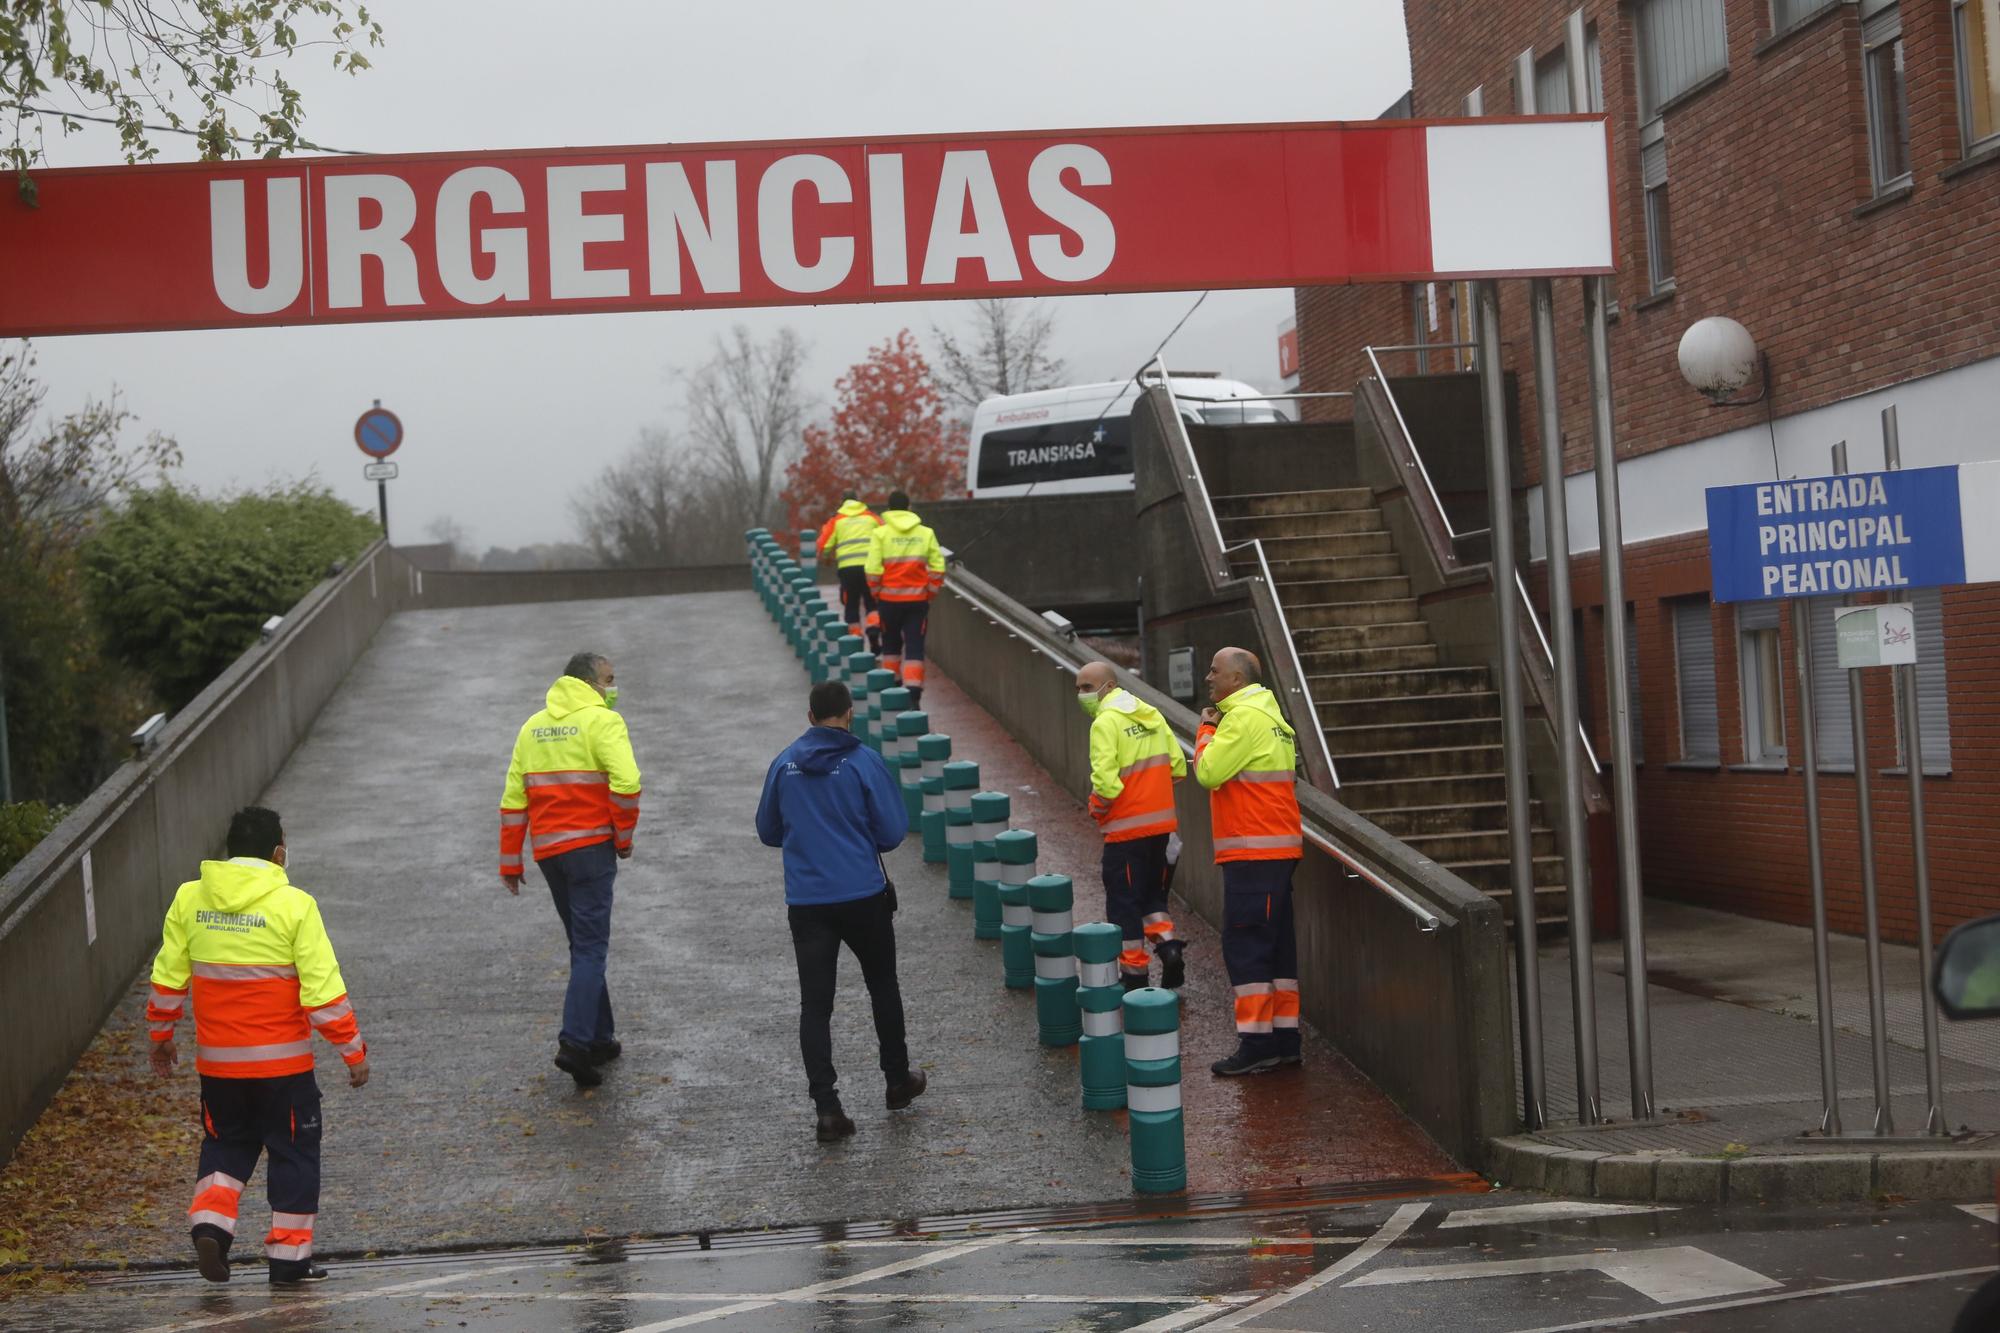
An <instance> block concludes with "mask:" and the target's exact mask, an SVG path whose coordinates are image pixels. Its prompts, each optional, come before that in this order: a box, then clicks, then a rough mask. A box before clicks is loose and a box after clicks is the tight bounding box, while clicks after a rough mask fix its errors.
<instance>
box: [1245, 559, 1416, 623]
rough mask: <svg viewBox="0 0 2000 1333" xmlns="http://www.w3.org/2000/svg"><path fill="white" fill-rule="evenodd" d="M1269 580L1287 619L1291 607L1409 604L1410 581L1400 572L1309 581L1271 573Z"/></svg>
mask: <svg viewBox="0 0 2000 1333" xmlns="http://www.w3.org/2000/svg"><path fill="white" fill-rule="evenodd" d="M1271 577H1273V578H1275V579H1276V580H1277V581H1278V598H1279V600H1280V601H1282V602H1284V604H1285V607H1286V614H1287V615H1289V614H1290V608H1291V607H1292V605H1293V604H1294V603H1296V604H1297V605H1299V606H1324V605H1334V604H1339V605H1352V604H1353V603H1356V602H1383V601H1409V600H1411V598H1410V580H1409V579H1408V578H1406V577H1405V576H1404V575H1402V574H1401V573H1400V572H1399V573H1396V574H1386V575H1384V574H1372V575H1364V576H1360V577H1355V578H1337V577H1329V578H1316V579H1308V578H1305V577H1303V576H1301V577H1297V578H1287V577H1285V575H1284V574H1282V573H1280V572H1279V571H1278V570H1275V569H1273V570H1272V571H1271Z"/></svg>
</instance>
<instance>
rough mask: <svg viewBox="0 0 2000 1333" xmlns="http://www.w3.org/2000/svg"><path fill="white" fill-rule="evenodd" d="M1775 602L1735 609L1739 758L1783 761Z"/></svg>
mask: <svg viewBox="0 0 2000 1333" xmlns="http://www.w3.org/2000/svg"><path fill="white" fill-rule="evenodd" d="M1780 605H1781V604H1780V603H1778V602H1745V603H1744V604H1743V605H1741V606H1739V607H1737V608H1736V658H1737V667H1738V669H1739V671H1740V673H1741V675H1742V686H1743V760H1744V762H1745V763H1750V764H1759V763H1780V764H1781V763H1783V762H1784V761H1785V668H1784V655H1783V654H1782V653H1781V652H1780V651H1779V650H1778V610H1779V606H1780Z"/></svg>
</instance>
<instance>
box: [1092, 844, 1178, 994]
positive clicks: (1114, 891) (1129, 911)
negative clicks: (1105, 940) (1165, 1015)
mask: <svg viewBox="0 0 2000 1333" xmlns="http://www.w3.org/2000/svg"><path fill="white" fill-rule="evenodd" d="M1169 836H1171V835H1169V834H1165V833H1155V834H1154V835H1153V836H1151V837H1149V838H1131V839H1128V840H1126V841H1125V842H1107V843H1105V844H1104V914H1105V915H1106V916H1108V917H1110V918H1111V920H1112V923H1113V924H1114V925H1116V926H1117V927H1118V930H1119V934H1120V935H1121V936H1122V937H1123V940H1124V947H1123V948H1122V950H1121V951H1120V952H1119V955H1118V966H1119V970H1120V971H1122V972H1124V973H1127V974H1129V975H1132V976H1136V977H1143V976H1145V975H1146V946H1147V945H1149V944H1150V945H1152V946H1154V947H1155V948H1158V947H1159V946H1160V945H1162V944H1165V943H1167V942H1169V941H1171V940H1172V939H1173V938H1174V923H1173V919H1172V917H1171V916H1169V914H1168V912H1167V880H1168V877H1169V876H1170V874H1171V873H1172V872H1171V869H1170V867H1169V866H1168V865H1167V838H1168V837H1169Z"/></svg>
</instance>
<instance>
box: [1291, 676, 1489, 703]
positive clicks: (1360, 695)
mask: <svg viewBox="0 0 2000 1333" xmlns="http://www.w3.org/2000/svg"><path fill="white" fill-rule="evenodd" d="M1306 677H1307V684H1308V687H1309V688H1310V689H1311V690H1312V697H1313V700H1314V702H1315V703H1320V704H1325V703H1332V702H1336V701H1338V700H1343V699H1403V698H1409V697H1411V696H1416V695H1432V694H1473V693H1480V692H1486V691H1490V690H1491V689H1492V682H1491V681H1490V680H1488V679H1487V671H1486V668H1485V667H1429V668H1426V669H1423V670H1416V671H1408V670H1405V671H1345V672H1342V673H1340V674H1339V675H1318V676H1315V675H1313V674H1312V670H1311V668H1307V671H1306Z"/></svg>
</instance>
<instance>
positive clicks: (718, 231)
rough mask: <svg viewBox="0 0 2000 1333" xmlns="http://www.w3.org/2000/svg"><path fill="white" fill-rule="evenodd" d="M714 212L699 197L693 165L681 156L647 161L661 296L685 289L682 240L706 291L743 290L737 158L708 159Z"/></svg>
mask: <svg viewBox="0 0 2000 1333" xmlns="http://www.w3.org/2000/svg"><path fill="white" fill-rule="evenodd" d="M703 177H704V179H705V181H706V182H707V185H708V217H707V218H705V219H704V218H703V217H702V215H701V205H699V204H697V203H696V202H695V200H694V187H693V186H692V185H690V184H688V175H687V168H686V167H684V166H682V165H681V164H680V163H678V162H648V163H647V164H646V267H647V268H648V269H649V270H651V272H652V281H651V286H652V291H653V295H655V296H679V295H680V294H681V241H682V238H683V237H685V238H686V241H687V254H688V262H689V263H691V264H693V265H694V276H695V281H696V282H698V283H699V284H700V286H701V290H702V291H704V292H740V291H742V290H743V265H742V262H741V259H740V257H739V256H738V255H737V252H736V164H735V163H734V162H731V161H729V160H727V159H726V158H725V159H718V160H717V161H714V162H710V163H708V165H707V170H706V171H705V172H704V173H703Z"/></svg>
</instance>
